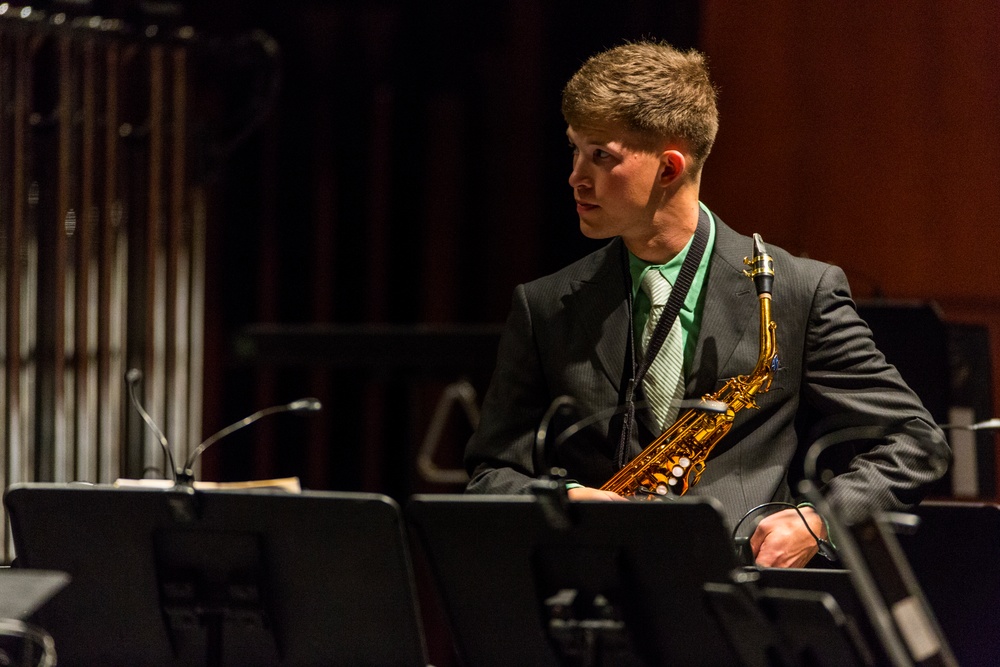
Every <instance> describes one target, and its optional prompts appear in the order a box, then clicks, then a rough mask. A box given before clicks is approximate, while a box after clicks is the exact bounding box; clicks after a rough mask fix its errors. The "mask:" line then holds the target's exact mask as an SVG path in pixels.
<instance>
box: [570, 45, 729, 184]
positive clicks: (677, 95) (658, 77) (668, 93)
mask: <svg viewBox="0 0 1000 667" xmlns="http://www.w3.org/2000/svg"><path fill="white" fill-rule="evenodd" d="M715 97H716V92H715V88H714V86H713V85H712V82H711V80H710V79H709V77H708V67H707V65H706V63H705V56H704V55H703V54H701V53H699V52H698V51H695V50H694V49H692V50H690V51H686V52H685V51H679V50H677V49H675V48H674V47H672V46H670V45H669V44H667V43H666V42H634V43H628V44H623V45H621V46H617V47H615V48H613V49H609V50H607V51H603V52H601V53H598V54H597V55H594V56H591V57H590V58H588V59H587V61H586V62H584V63H583V66H581V67H580V69H579V70H577V72H576V74H574V75H573V77H572V78H571V79H570V80H569V82H568V83H567V84H566V87H565V88H564V89H563V94H562V113H563V118H564V119H565V120H566V122H567V123H568V124H569V125H571V126H573V127H576V128H583V127H601V126H604V125H607V124H609V123H613V124H619V125H621V126H623V128H624V129H625V130H627V131H629V132H633V133H635V134H636V135H638V138H639V140H640V141H641V142H642V143H643V144H646V145H644V146H642V147H643V148H656V146H654V144H656V143H662V142H663V141H664V140H667V141H673V140H680V141H683V142H685V143H686V144H687V147H688V149H689V150H690V152H691V155H692V156H693V157H694V161H695V167H696V169H695V170H694V173H697V172H698V171H699V170H700V169H701V167H702V165H703V164H704V162H705V158H706V157H708V153H709V152H710V151H711V150H712V143H713V142H714V141H715V133H716V132H717V131H718V129H719V112H718V109H717V108H716V106H715Z"/></svg>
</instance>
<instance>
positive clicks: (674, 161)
mask: <svg viewBox="0 0 1000 667" xmlns="http://www.w3.org/2000/svg"><path fill="white" fill-rule="evenodd" d="M690 166H691V165H690V163H689V161H688V159H687V156H686V155H684V153H682V152H681V151H679V150H677V149H673V148H672V149H669V150H665V151H663V152H662V153H660V179H659V180H660V185H661V186H664V187H666V186H668V185H671V184H673V183H676V182H678V179H680V178H681V177H682V176H684V174H685V173H686V172H687V170H688V168H689V167H690Z"/></svg>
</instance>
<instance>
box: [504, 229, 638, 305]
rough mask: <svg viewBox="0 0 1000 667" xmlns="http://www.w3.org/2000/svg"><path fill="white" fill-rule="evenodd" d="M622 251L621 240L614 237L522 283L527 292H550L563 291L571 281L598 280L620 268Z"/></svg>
mask: <svg viewBox="0 0 1000 667" xmlns="http://www.w3.org/2000/svg"><path fill="white" fill-rule="evenodd" d="M622 252H623V251H622V244H621V240H620V239H617V238H616V239H615V240H613V241H611V242H610V243H608V244H607V245H605V246H603V247H601V248H598V249H597V250H595V251H594V252H592V253H590V254H588V255H585V256H584V257H581V258H580V259H578V260H576V261H575V262H573V263H572V264H569V265H567V266H565V267H563V268H561V269H559V270H558V271H556V272H554V273H550V274H549V275H547V276H542V277H541V278H536V279H535V280H532V281H529V282H527V283H524V285H523V287H524V290H525V292H526V293H528V294H551V293H553V292H564V291H566V290H567V289H569V287H570V285H572V284H573V283H580V282H597V281H600V280H602V279H604V278H605V276H606V275H608V274H610V273H613V272H614V271H615V270H616V269H618V270H619V271H620V270H621V266H622V260H621V257H622Z"/></svg>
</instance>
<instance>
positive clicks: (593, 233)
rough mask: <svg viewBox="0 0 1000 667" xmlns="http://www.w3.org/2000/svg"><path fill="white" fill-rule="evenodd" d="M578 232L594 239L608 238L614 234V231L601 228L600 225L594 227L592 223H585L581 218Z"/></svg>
mask: <svg viewBox="0 0 1000 667" xmlns="http://www.w3.org/2000/svg"><path fill="white" fill-rule="evenodd" d="M580 233H581V234H583V235H584V236H586V237H587V238H588V239H595V240H600V239H609V238H611V237H612V236H615V234H614V232H611V231H609V230H607V229H602V228H601V227H595V226H593V225H590V224H587V223H586V222H584V221H583V219H582V218H581V219H580Z"/></svg>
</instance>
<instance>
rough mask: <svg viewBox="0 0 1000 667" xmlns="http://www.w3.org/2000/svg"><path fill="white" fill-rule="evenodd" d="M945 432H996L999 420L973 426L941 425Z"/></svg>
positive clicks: (995, 419)
mask: <svg viewBox="0 0 1000 667" xmlns="http://www.w3.org/2000/svg"><path fill="white" fill-rule="evenodd" d="M941 428H942V429H944V430H946V431H952V430H955V431H996V430H1000V418H998V417H994V418H993V419H987V420H986V421H984V422H977V423H975V424H941Z"/></svg>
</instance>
